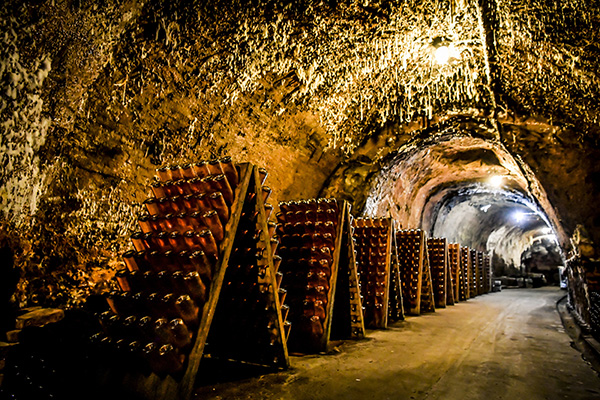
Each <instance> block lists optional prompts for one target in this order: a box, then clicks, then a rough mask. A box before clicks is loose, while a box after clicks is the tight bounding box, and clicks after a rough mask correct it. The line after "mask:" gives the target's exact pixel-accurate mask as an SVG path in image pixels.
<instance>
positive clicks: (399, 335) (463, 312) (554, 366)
mask: <svg viewBox="0 0 600 400" xmlns="http://www.w3.org/2000/svg"><path fill="white" fill-rule="evenodd" d="M564 294H565V292H564V291H560V290H559V289H558V288H541V289H518V290H505V291H503V292H500V293H493V294H488V295H484V296H480V297H477V298H475V299H471V300H469V301H468V302H462V303H459V304H457V305H456V306H451V307H448V308H446V309H441V310H438V311H437V312H436V313H434V314H427V315H423V316H420V317H408V318H407V320H406V321H403V322H399V323H397V324H394V325H393V326H392V327H390V328H389V329H388V330H386V331H370V332H369V337H368V339H367V340H364V341H360V342H346V343H344V344H343V345H342V347H341V349H340V350H341V351H340V353H338V354H335V355H323V356H306V357H292V360H291V361H292V369H291V370H289V371H285V372H281V373H277V374H270V375H265V376H263V377H260V378H252V379H246V380H243V381H237V382H228V383H222V384H217V385H207V386H203V387H200V388H199V390H198V391H197V392H198V393H197V394H198V397H197V398H199V399H286V400H287V399H298V400H304V399H315V400H316V399H344V400H350V399H357V400H358V399H361V400H362V399H394V400H396V399H398V400H400V399H444V400H446V399H450V400H452V399H457V400H458V399H461V400H470V399H473V400H475V399H477V400H481V399H486V400H492V399H507V400H509V399H510V400H520V399H527V400H533V399H600V378H599V377H598V376H597V374H596V373H595V371H594V370H593V369H592V368H591V366H590V365H589V364H588V363H586V362H585V361H584V360H583V359H582V357H581V354H580V353H579V352H578V351H577V350H575V349H573V348H572V347H571V346H570V343H571V339H570V338H569V336H568V335H567V334H566V333H565V332H564V329H563V327H562V324H561V321H560V317H559V315H558V313H557V311H556V302H557V301H558V300H559V299H560V298H561V297H562V296H564Z"/></svg>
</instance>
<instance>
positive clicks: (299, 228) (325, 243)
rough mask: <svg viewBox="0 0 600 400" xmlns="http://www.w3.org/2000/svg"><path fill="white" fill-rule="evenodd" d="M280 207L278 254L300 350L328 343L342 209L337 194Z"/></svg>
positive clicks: (293, 338)
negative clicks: (337, 240) (328, 324)
mask: <svg viewBox="0 0 600 400" xmlns="http://www.w3.org/2000/svg"><path fill="white" fill-rule="evenodd" d="M279 208H280V212H279V213H277V222H278V227H277V232H278V235H279V237H280V241H281V245H280V246H279V251H278V255H279V256H280V257H281V259H282V261H281V272H282V273H283V275H284V278H283V279H284V283H285V288H286V290H287V298H288V302H289V305H290V309H289V310H290V311H289V320H290V321H291V322H292V324H293V326H294V329H293V330H292V332H291V335H290V340H289V344H290V347H291V348H295V349H297V350H300V351H306V350H309V351H315V350H319V349H321V348H322V343H323V340H324V337H325V332H326V331H327V329H328V327H327V323H328V319H329V318H330V317H331V316H330V315H328V314H329V311H328V310H330V309H331V307H329V305H330V302H332V300H333V299H332V298H331V295H330V287H331V286H332V285H333V282H332V280H333V277H332V275H333V274H332V272H333V271H332V270H333V268H334V252H335V250H336V248H335V246H336V239H337V235H338V223H339V215H340V209H339V206H338V203H337V201H336V200H335V199H310V200H300V201H290V202H283V203H280V204H279Z"/></svg>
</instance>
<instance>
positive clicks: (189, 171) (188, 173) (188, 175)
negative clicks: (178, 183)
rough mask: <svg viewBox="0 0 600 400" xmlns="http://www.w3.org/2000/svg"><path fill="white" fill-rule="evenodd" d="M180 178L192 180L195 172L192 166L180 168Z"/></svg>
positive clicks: (187, 165) (186, 165)
mask: <svg viewBox="0 0 600 400" xmlns="http://www.w3.org/2000/svg"><path fill="white" fill-rule="evenodd" d="M181 176H182V177H183V178H184V179H192V178H195V177H196V171H195V170H194V165H193V164H185V165H183V166H182V167H181Z"/></svg>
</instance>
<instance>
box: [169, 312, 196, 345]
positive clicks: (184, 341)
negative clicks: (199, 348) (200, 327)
mask: <svg viewBox="0 0 600 400" xmlns="http://www.w3.org/2000/svg"><path fill="white" fill-rule="evenodd" d="M169 327H170V329H171V332H172V333H173V346H175V347H176V348H178V349H187V348H189V347H190V346H191V344H192V333H191V332H190V330H189V329H188V327H187V325H186V324H185V322H184V321H183V319H181V318H174V319H172V320H171V321H169Z"/></svg>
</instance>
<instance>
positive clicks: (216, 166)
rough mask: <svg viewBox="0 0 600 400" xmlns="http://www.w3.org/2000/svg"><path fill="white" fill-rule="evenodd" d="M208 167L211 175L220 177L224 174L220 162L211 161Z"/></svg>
mask: <svg viewBox="0 0 600 400" xmlns="http://www.w3.org/2000/svg"><path fill="white" fill-rule="evenodd" d="M207 167H208V171H209V172H210V174H211V175H219V174H222V173H223V172H224V171H223V167H222V166H221V163H220V162H219V160H216V159H215V160H210V161H209V162H208V164H207Z"/></svg>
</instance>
